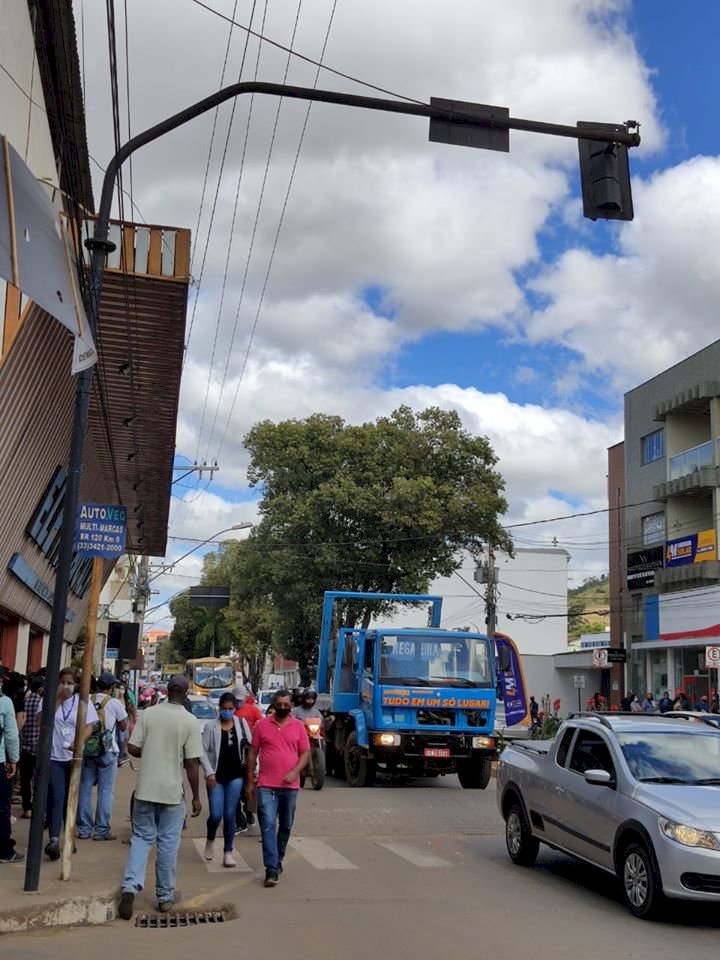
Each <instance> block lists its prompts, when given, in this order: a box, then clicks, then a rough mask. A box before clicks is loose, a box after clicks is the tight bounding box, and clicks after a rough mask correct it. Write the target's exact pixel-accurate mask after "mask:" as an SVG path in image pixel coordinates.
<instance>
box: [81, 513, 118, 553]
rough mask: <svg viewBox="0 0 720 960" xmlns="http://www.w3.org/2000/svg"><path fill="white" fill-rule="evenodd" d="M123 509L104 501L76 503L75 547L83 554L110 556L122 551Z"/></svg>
mask: <svg viewBox="0 0 720 960" xmlns="http://www.w3.org/2000/svg"><path fill="white" fill-rule="evenodd" d="M126 533H127V510H126V508H125V507H118V506H114V505H113V504H106V503H80V504H78V512H77V527H76V533H75V549H76V550H77V552H78V553H79V554H81V555H82V556H84V557H105V558H106V559H113V558H114V557H120V556H122V554H123V552H124V551H125V536H126Z"/></svg>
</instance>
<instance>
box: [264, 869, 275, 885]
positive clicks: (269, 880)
mask: <svg viewBox="0 0 720 960" xmlns="http://www.w3.org/2000/svg"><path fill="white" fill-rule="evenodd" d="M277 882H278V875H277V873H275V871H274V870H266V871H265V883H264V884H263V886H265V887H276V886H277Z"/></svg>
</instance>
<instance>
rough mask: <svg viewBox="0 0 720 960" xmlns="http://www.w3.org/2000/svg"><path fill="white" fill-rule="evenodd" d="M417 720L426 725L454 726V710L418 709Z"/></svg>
mask: <svg viewBox="0 0 720 960" xmlns="http://www.w3.org/2000/svg"><path fill="white" fill-rule="evenodd" d="M417 722H418V724H421V725H423V726H428V727H454V726H455V711H454V710H418V712H417Z"/></svg>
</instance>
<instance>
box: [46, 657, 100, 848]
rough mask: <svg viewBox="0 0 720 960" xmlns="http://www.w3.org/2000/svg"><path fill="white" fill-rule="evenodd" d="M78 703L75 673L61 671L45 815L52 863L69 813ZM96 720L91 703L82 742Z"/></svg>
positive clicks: (71, 670) (72, 671)
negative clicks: (69, 791) (69, 789)
mask: <svg viewBox="0 0 720 960" xmlns="http://www.w3.org/2000/svg"><path fill="white" fill-rule="evenodd" d="M79 703H80V696H79V694H77V693H76V692H75V671H74V670H73V669H71V668H70V667H66V668H65V669H64V670H61V671H60V676H59V678H58V689H57V697H56V700H55V721H54V723H53V735H52V744H51V746H50V783H49V785H48V796H47V813H46V820H47V827H48V833H49V841H48V844H47V846H46V847H45V853H46V854H47V856H48V858H49V859H50V860H59V859H60V832H61V830H62V827H63V823H64V822H65V813H66V810H67V799H68V788H69V786H70V773H71V770H72V758H73V747H74V745H75V727H76V725H77V714H78V704H79ZM40 709H41V710H42V706H41V707H40ZM97 720H98V716H97V713H96V712H95V707H94V706H93V704H92V703H88V705H87V717H86V723H85V730H84V731H83V743H84V741H85V740H87V738H88V737H89V736H90V734H91V733H92V732H93V728H94V726H95V724H96V723H97Z"/></svg>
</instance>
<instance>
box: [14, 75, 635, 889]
mask: <svg viewBox="0 0 720 960" xmlns="http://www.w3.org/2000/svg"><path fill="white" fill-rule="evenodd" d="M246 93H250V94H254V93H258V94H266V95H269V96H276V97H284V98H286V99H289V100H309V101H313V102H316V103H334V104H338V105H339V106H345V107H357V108H360V109H364V110H379V111H381V112H384V113H398V114H405V115H406V116H414V117H427V118H428V119H429V120H430V121H431V137H432V139H434V140H440V141H444V142H448V143H454V144H456V145H458V146H472V147H480V148H485V149H493V150H502V151H507V150H508V149H509V147H508V146H507V145H506V142H505V138H504V136H498V134H499V133H503V134H504V133H507V132H509V131H510V130H520V131H524V132H525V133H541V134H546V135H549V136H554V137H569V138H570V139H574V140H579V141H585V140H590V141H599V142H602V143H606V144H615V145H617V146H618V147H623V148H627V147H637V146H638V145H639V144H640V135H639V134H638V133H637V132H631V131H632V129H633V128H636V127H637V124H636V123H634V122H628V123H626V124H621V125H618V126H612V125H607V124H605V125H603V124H598V125H597V126H595V125H593V124H586V125H583V127H582V129H580V128H578V127H577V126H575V127H573V126H566V125H563V124H557V123H543V122H541V121H537V120H524V119H521V118H518V117H511V116H509V112H508V111H507V110H506V109H505V108H502V107H492V106H488V105H487V104H468V103H463V104H461V103H458V104H455V103H453V102H452V101H446V100H443V101H436V102H432V103H429V104H428V103H419V102H409V101H404V100H383V99H380V98H377V97H365V96H359V95H356V94H351V93H339V92H335V91H332V90H316V89H314V88H312V87H296V86H288V85H285V84H281V83H261V82H256V81H253V82H248V83H235V84H232V85H231V86H229V87H225V88H223V89H222V90H218V91H217V92H216V93H213V94H211V95H210V96H209V97H205V98H204V99H203V100H200V101H198V102H197V103H195V104H193V105H192V106H190V107H187V108H186V109H185V110H181V111H180V112H179V113H176V114H173V116H171V117H168V118H167V119H166V120H163V121H161V122H160V123H157V124H155V126H153V127H150V128H149V129H148V130H145V131H144V132H143V133H139V134H138V135H137V136H135V137H132V138H131V139H130V140H128V142H127V143H126V144H124V145H123V146H122V147H121V148H120V149H119V150H118V151H117V153H116V154H115V156H114V157H113V158H112V159H111V160H110V163H109V164H108V166H107V170H106V172H105V177H104V179H103V185H102V192H101V195H100V207H99V209H98V214H97V219H96V222H95V230H94V233H93V236H92V237H90V238H88V239H87V240H86V241H85V246H86V247H87V248H88V250H90V251H91V254H92V257H91V265H90V284H89V290H88V294H87V298H86V303H85V310H86V313H87V317H88V322H89V324H90V329H91V331H92V332H93V335H96V334H97V330H98V326H99V322H100V295H101V292H102V284H103V275H104V272H105V259H106V257H107V255H108V253H111V252H112V251H113V250H114V249H115V244H114V243H112V242H111V241H110V239H109V229H110V213H111V209H112V202H113V196H114V193H115V180H116V179H117V175H118V172H119V171H120V168H121V167H122V165H123V164H124V163H125V161H126V160H127V159H128V157H130V156H132V154H133V153H135V151H136V150H139V149H140V147H144V146H146V145H147V144H149V143H152V142H153V141H154V140H158V139H159V138H160V137H163V136H164V135H165V134H166V133H170V132H171V131H172V130H176V129H177V128H178V127H181V126H183V125H184V124H186V123H189V121H190V120H194V119H195V118H196V117H199V116H201V115H202V114H204V113H207V112H208V111H209V110H214V109H215V107H218V106H220V104H222V103H225V102H226V101H228V100H232V99H234V98H235V97H239V96H242V95H243V94H246ZM447 104H450V105H449V106H448V105H447ZM433 123H434V124H436V125H437V124H439V125H440V129H438V127H437V126H436V127H435V130H433ZM91 384H92V368H91V369H90V370H86V371H83V372H82V373H80V374H78V375H77V378H76V402H75V413H74V419H73V428H72V439H71V444H70V455H69V462H68V471H67V485H66V490H65V500H64V504H63V519H62V526H61V532H60V544H59V559H58V566H57V571H56V575H55V595H54V598H53V609H52V622H51V627H50V644H49V648H48V662H47V686H46V689H45V698H44V703H43V715H42V721H41V726H40V742H39V747H38V781H37V791H36V795H35V804H34V810H33V818H32V821H31V824H30V837H29V841H28V858H27V864H26V872H25V887H24V889H25V890H26V891H33V890H37V888H38V883H39V879H40V860H41V856H42V837H43V820H44V814H45V804H46V799H47V791H48V780H49V772H50V742H51V739H52V729H53V723H54V718H55V698H56V691H57V674H58V670H59V667H60V660H61V657H62V647H63V639H64V631H65V616H66V613H67V594H68V589H69V585H70V567H71V565H72V557H73V550H74V542H75V513H76V510H77V503H78V488H79V481H80V473H81V470H82V457H83V446H84V440H85V433H86V430H87V421H88V408H89V403H90V388H91Z"/></svg>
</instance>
